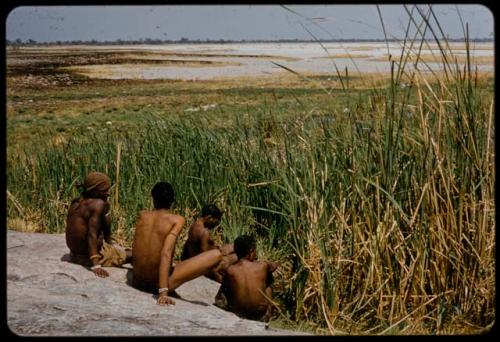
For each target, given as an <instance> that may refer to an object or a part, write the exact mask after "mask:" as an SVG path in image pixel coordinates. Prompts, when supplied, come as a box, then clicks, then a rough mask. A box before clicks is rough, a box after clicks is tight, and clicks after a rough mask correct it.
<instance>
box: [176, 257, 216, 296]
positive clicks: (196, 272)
mask: <svg viewBox="0 0 500 342" xmlns="http://www.w3.org/2000/svg"><path fill="white" fill-rule="evenodd" d="M221 260H222V253H221V251H220V250H219V249H211V250H209V251H206V252H203V253H201V254H198V255H196V256H194V257H192V258H189V259H186V260H184V261H181V262H179V263H178V264H176V265H175V269H174V271H173V272H172V274H171V275H170V277H169V279H168V284H169V290H170V291H172V290H174V289H176V288H177V287H179V286H180V285H182V284H184V283H185V282H187V281H190V280H192V279H194V278H197V277H199V276H202V275H204V274H206V273H207V272H208V271H210V269H212V268H213V267H214V266H216V265H217V264H218V263H220V261H221Z"/></svg>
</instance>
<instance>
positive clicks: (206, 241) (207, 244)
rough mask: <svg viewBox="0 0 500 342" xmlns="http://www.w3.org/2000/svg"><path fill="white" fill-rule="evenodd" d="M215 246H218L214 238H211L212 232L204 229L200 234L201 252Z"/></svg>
mask: <svg viewBox="0 0 500 342" xmlns="http://www.w3.org/2000/svg"><path fill="white" fill-rule="evenodd" d="M214 248H216V247H215V244H214V242H213V240H212V239H211V238H210V234H209V233H208V231H206V230H203V232H202V233H201V236H200V253H203V252H206V251H209V250H211V249H214Z"/></svg>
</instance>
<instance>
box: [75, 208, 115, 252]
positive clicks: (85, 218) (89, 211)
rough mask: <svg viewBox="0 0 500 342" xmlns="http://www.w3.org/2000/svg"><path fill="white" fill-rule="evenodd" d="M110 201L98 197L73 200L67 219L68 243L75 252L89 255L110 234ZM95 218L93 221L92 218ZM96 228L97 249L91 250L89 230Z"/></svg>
mask: <svg viewBox="0 0 500 342" xmlns="http://www.w3.org/2000/svg"><path fill="white" fill-rule="evenodd" d="M108 211H109V203H108V202H105V201H103V200H102V199H96V198H79V199H75V200H73V202H72V203H71V205H70V208H69V210H68V216H67V219H66V245H67V246H68V248H69V249H70V251H71V252H72V253H73V254H76V255H80V256H87V257H88V256H89V254H90V253H93V254H95V253H97V251H99V250H100V249H101V246H102V244H103V240H104V238H105V237H108V236H110V226H109V216H106V214H107V213H108ZM91 219H92V220H93V221H92V223H91V222H90V220H91ZM92 229H95V230H96V235H97V245H96V251H94V252H91V251H89V240H88V235H89V231H90V230H92Z"/></svg>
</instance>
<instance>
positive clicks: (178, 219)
mask: <svg viewBox="0 0 500 342" xmlns="http://www.w3.org/2000/svg"><path fill="white" fill-rule="evenodd" d="M168 220H169V221H170V222H171V223H173V224H178V225H181V226H182V225H184V224H185V223H186V219H185V218H184V217H182V216H181V215H176V214H169V215H168Z"/></svg>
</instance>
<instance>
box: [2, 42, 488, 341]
mask: <svg viewBox="0 0 500 342" xmlns="http://www.w3.org/2000/svg"><path fill="white" fill-rule="evenodd" d="M410 43H411V44H410ZM419 43H422V44H423V41H421V42H419V41H418V40H417V39H415V38H414V39H413V40H409V42H404V47H405V48H403V52H402V54H401V56H400V58H398V59H394V60H391V61H390V63H392V66H393V68H392V72H391V80H390V82H388V84H387V85H386V86H385V87H382V88H376V89H373V90H372V91H371V92H370V93H369V94H368V96H353V95H349V89H348V86H347V84H348V83H347V82H346V84H345V87H346V88H345V96H348V97H349V100H348V102H347V105H346V107H345V108H344V110H338V111H337V110H335V111H333V112H332V113H330V114H324V115H321V116H310V115H309V116H308V115H299V114H296V115H289V116H279V118H280V119H278V118H277V117H278V116H277V115H275V114H276V113H273V112H266V111H261V112H257V113H252V114H253V115H248V116H245V117H241V116H238V115H236V116H234V117H233V118H232V120H233V123H234V124H233V125H229V126H224V127H217V126H215V127H214V126H213V125H212V123H211V120H212V119H211V118H210V117H208V116H204V115H203V114H200V115H197V116H196V117H194V116H188V115H186V116H183V117H178V118H176V120H169V113H166V112H165V113H163V112H152V111H151V112H148V111H143V112H141V114H142V115H144V117H145V118H146V121H145V123H144V124H143V125H141V126H138V127H137V128H136V129H135V130H129V131H126V132H119V131H112V132H111V133H109V132H108V133H105V132H102V131H101V132H100V131H95V132H91V133H85V134H84V133H82V134H79V135H74V136H72V137H71V138H69V139H67V140H65V141H61V142H60V143H59V144H57V145H55V144H52V143H50V142H43V141H40V142H37V143H36V144H31V145H26V146H25V147H24V148H23V149H22V151H21V150H20V151H18V152H16V153H10V154H9V155H8V168H7V185H8V189H9V194H10V196H9V198H8V201H9V202H8V207H7V208H8V216H9V218H23V219H26V220H28V219H29V218H30V217H31V216H33V217H35V216H36V218H37V220H38V222H39V224H40V227H41V231H43V232H50V233H52V232H59V233H60V232H63V231H64V224H65V215H66V212H67V207H68V204H69V202H70V200H71V198H72V197H75V196H77V191H76V189H75V187H74V184H75V182H76V181H77V180H81V178H82V177H83V176H84V175H85V174H86V173H87V172H89V171H92V170H99V171H102V172H106V173H107V174H108V175H109V176H110V178H111V179H112V180H113V181H114V186H113V188H112V194H111V196H110V201H111V202H112V212H113V216H114V218H115V220H114V222H115V226H114V228H113V229H114V230H115V232H116V233H117V235H118V236H119V238H120V239H122V241H123V242H124V243H130V242H131V238H132V236H133V229H134V228H133V226H134V221H135V219H136V217H137V213H138V211H139V210H141V209H144V208H150V207H151V202H150V196H149V191H150V189H151V187H152V186H153V185H154V184H155V183H156V182H157V181H159V180H166V181H169V182H171V183H172V184H173V185H174V187H175V190H176V193H177V200H176V203H175V210H176V211H178V212H179V213H181V214H183V215H186V216H188V222H190V220H192V219H193V218H194V215H195V214H196V212H197V210H199V208H200V207H201V206H202V205H203V204H204V203H207V202H215V203H216V204H217V205H219V206H220V207H221V208H222V209H223V210H224V212H225V215H224V219H223V222H222V229H221V232H222V234H221V236H220V239H221V240H223V242H228V241H232V240H233V239H234V238H235V237H236V236H238V235H239V234H243V233H251V234H255V235H256V236H257V237H258V245H259V254H260V256H261V257H263V258H269V259H278V260H279V261H281V268H280V270H279V276H277V277H276V287H275V296H276V298H275V303H276V306H277V314H276V317H275V318H276V320H284V321H286V322H291V323H292V324H298V323H299V322H304V321H305V322H308V323H309V324H310V326H312V327H313V329H314V331H315V332H316V333H319V334H370V335H371V334H456V333H479V332H484V331H487V330H488V329H489V328H491V326H492V325H493V322H494V321H495V296H496V294H495V284H494V279H495V248H496V247H495V214H494V212H495V196H494V184H495V159H494V153H495V152H494V138H495V129H494V122H493V118H494V117H493V106H494V104H493V96H492V90H491V89H489V88H488V87H487V86H485V85H484V83H483V82H482V80H481V79H480V78H478V76H477V73H476V72H474V70H473V68H472V67H471V64H470V59H468V63H466V65H465V66H460V65H459V64H458V63H455V64H454V63H453V62H452V61H451V60H449V61H443V63H444V68H445V74H444V76H443V77H440V78H433V79H432V81H430V78H431V77H433V75H431V74H429V73H423V72H419V71H418V70H412V71H408V70H406V69H405V66H404V65H405V63H406V62H408V63H409V56H410V54H412V53H413V52H414V51H415V50H414V46H418V44H419ZM445 43H446V42H442V44H443V46H441V48H442V49H443V50H442V51H443V54H442V57H443V59H446V57H445V56H447V53H445V52H444V50H445V49H446V48H445V47H444V46H445ZM407 44H408V45H407ZM409 46H411V47H409ZM417 53H418V52H417ZM413 59H414V58H413ZM417 59H418V58H417ZM412 63H414V62H412ZM339 76H341V77H343V76H342V75H339ZM347 77H348V76H347ZM344 81H347V80H345V79H344ZM226 114H227V113H226ZM227 115H229V114H227ZM40 213H42V215H40ZM30 215H31V216H30Z"/></svg>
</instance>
